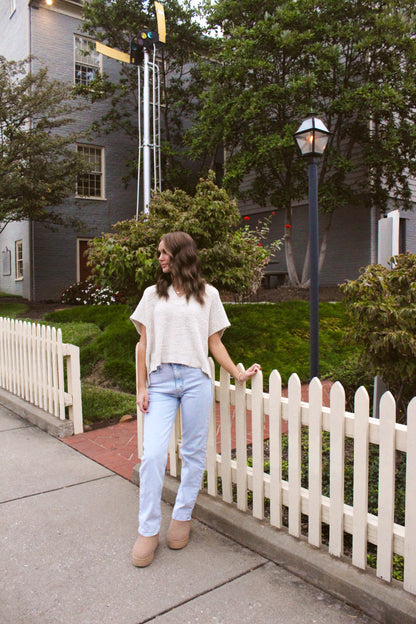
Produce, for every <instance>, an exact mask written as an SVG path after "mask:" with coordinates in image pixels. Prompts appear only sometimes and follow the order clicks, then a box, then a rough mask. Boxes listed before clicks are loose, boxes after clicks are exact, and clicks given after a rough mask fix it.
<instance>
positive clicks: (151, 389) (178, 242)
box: [130, 232, 261, 567]
mask: <svg viewBox="0 0 416 624" xmlns="http://www.w3.org/2000/svg"><path fill="white" fill-rule="evenodd" d="M157 256H158V258H159V269H158V277H157V282H156V284H155V285H154V286H150V287H149V288H147V289H146V290H145V292H144V294H143V297H142V299H141V301H140V303H139V305H138V306H137V308H136V310H135V311H134V313H133V314H132V316H131V317H130V318H131V320H132V321H133V323H134V324H135V326H136V328H137V330H138V332H139V333H140V342H139V345H138V349H137V404H138V406H139V409H140V410H141V411H142V412H144V414H145V417H144V441H143V447H144V453H143V457H142V462H141V467H140V509H139V536H138V538H137V540H136V543H135V545H134V548H133V564H134V565H135V566H138V567H145V566H147V565H149V564H150V563H151V562H152V560H153V556H154V552H155V550H156V548H157V546H158V543H159V529H160V523H161V495H162V486H163V479H164V474H165V469H166V461H167V452H168V445H169V440H170V435H171V430H172V426H173V424H174V421H175V416H176V413H177V410H178V406H179V405H181V413H182V444H181V458H182V471H181V483H180V486H179V490H178V493H177V497H176V502H175V506H174V508H173V512H172V520H171V523H170V526H169V530H168V535H167V543H168V546H169V547H170V548H173V549H180V548H184V547H185V546H186V545H187V543H188V541H189V534H190V528H191V514H192V510H193V508H194V505H195V501H196V498H197V495H198V491H199V489H200V486H201V481H202V476H203V473H204V469H205V453H206V444H207V437H208V426H209V415H210V410H211V405H212V388H213V384H212V380H211V378H210V374H211V371H210V366H209V360H208V350H209V351H210V352H211V354H212V355H213V357H214V358H215V359H216V360H217V362H218V363H219V364H220V365H221V366H222V367H224V368H225V369H226V370H227V371H228V372H229V373H230V374H231V375H232V376H233V377H235V378H236V380H237V381H238V382H240V383H242V382H244V381H246V380H247V379H249V378H250V377H252V376H253V375H255V374H256V372H257V371H258V370H259V369H260V368H261V367H260V366H259V365H258V364H253V365H252V366H251V367H250V368H249V369H247V370H246V371H245V372H242V371H239V369H238V368H237V367H236V366H235V364H234V363H233V361H232V360H231V358H230V356H229V355H228V352H227V350H226V348H225V346H224V345H223V343H222V341H221V337H222V333H223V331H224V329H226V328H227V327H229V325H230V323H229V321H228V318H227V315H226V313H225V310H224V307H223V305H222V303H221V300H220V297H219V294H218V291H217V290H216V289H215V288H214V287H213V286H211V285H209V284H207V283H206V282H205V280H203V279H202V277H201V274H200V262H199V258H198V252H197V248H196V245H195V242H194V240H193V239H192V238H191V236H189V235H188V234H185V233H184V232H171V233H170V234H166V235H165V236H163V238H162V240H161V241H160V243H159V247H158V251H157Z"/></svg>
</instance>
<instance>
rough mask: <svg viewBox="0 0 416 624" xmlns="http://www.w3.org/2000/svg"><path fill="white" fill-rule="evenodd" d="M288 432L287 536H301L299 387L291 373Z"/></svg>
mask: <svg viewBox="0 0 416 624" xmlns="http://www.w3.org/2000/svg"><path fill="white" fill-rule="evenodd" d="M288 396H289V404H288V431H289V523H288V524H289V527H288V529H289V534H290V535H293V536H294V537H300V534H301V490H300V488H301V474H302V448H301V443H302V439H301V433H302V430H301V416H302V413H301V405H300V402H301V385H300V379H299V377H298V376H297V375H296V373H293V374H292V375H291V376H290V379H289V395H288Z"/></svg>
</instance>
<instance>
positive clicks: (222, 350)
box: [209, 340, 240, 378]
mask: <svg viewBox="0 0 416 624" xmlns="http://www.w3.org/2000/svg"><path fill="white" fill-rule="evenodd" d="M209 350H210V352H211V355H212V357H213V358H214V359H215V360H216V361H217V362H218V364H219V365H220V366H222V368H224V369H225V370H226V371H227V373H230V375H231V376H232V377H235V378H238V374H239V372H240V371H239V369H238V368H237V366H236V365H235V364H234V362H233V361H232V359H231V357H230V355H229V353H228V351H227V349H226V347H225V346H224V344H223V343H222V341H221V340H212V341H210V345H209Z"/></svg>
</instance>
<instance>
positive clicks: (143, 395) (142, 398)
mask: <svg viewBox="0 0 416 624" xmlns="http://www.w3.org/2000/svg"><path fill="white" fill-rule="evenodd" d="M136 403H137V405H138V406H139V410H140V411H141V412H143V413H146V412H147V410H148V408H149V393H148V392H147V390H146V389H144V390H139V391H138V393H137V401H136Z"/></svg>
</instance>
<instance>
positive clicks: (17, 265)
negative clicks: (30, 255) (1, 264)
mask: <svg viewBox="0 0 416 624" xmlns="http://www.w3.org/2000/svg"><path fill="white" fill-rule="evenodd" d="M19 248H20V250H21V257H19V253H18V249H19ZM14 274H15V278H14V281H15V282H21V281H22V280H23V278H24V272H23V241H22V239H20V240H17V241H15V242H14Z"/></svg>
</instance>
